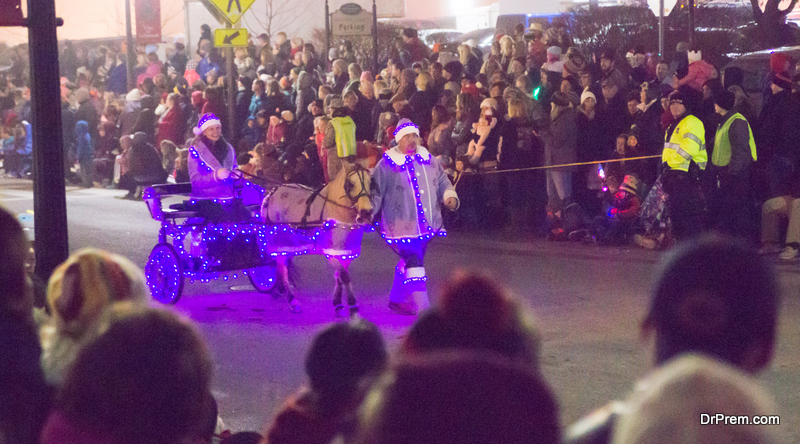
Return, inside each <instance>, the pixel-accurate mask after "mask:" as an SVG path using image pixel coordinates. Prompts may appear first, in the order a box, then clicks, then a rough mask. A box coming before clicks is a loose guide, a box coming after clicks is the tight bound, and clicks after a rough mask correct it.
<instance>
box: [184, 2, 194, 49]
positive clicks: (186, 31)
mask: <svg viewBox="0 0 800 444" xmlns="http://www.w3.org/2000/svg"><path fill="white" fill-rule="evenodd" d="M189 22H190V20H189V0H183V29H184V31H183V46H185V47H186V55H187V56H188V57H189V58H190V59H191V58H192V54H194V51H192V49H193V48H192V46H191V45H190V43H191V42H192V34H191V29H190V28H189V25H190V23H189Z"/></svg>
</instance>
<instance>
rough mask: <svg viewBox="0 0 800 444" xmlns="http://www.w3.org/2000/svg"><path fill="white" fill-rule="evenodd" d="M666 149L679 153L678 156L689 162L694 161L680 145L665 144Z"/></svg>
mask: <svg viewBox="0 0 800 444" xmlns="http://www.w3.org/2000/svg"><path fill="white" fill-rule="evenodd" d="M664 149H668V150H673V151H675V152H676V153H678V155H680V156H681V157H683V158H684V159H686V160H689V161H691V160H692V155H691V154H689V153H687V152H686V150H684V149H683V148H681V146H680V145H678V144H677V143H665V144H664Z"/></svg>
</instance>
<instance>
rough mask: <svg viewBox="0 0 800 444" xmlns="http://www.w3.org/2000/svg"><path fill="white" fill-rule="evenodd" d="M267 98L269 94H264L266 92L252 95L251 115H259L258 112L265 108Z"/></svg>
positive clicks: (253, 116) (254, 116)
mask: <svg viewBox="0 0 800 444" xmlns="http://www.w3.org/2000/svg"><path fill="white" fill-rule="evenodd" d="M266 99H267V95H266V94H264V93H262V94H261V95H255V94H253V95H252V96H251V97H250V108H249V111H250V117H252V118H254V119H255V118H256V117H257V116H256V115H257V114H258V112H259V111H261V110H262V109H263V104H264V102H265V101H266ZM267 112H269V111H267Z"/></svg>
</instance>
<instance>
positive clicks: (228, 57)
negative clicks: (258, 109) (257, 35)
mask: <svg viewBox="0 0 800 444" xmlns="http://www.w3.org/2000/svg"><path fill="white" fill-rule="evenodd" d="M225 27H226V28H227V29H232V28H233V25H231V24H230V23H227V24H226V25H225ZM225 71H226V72H227V73H228V75H227V76H226V77H227V79H226V80H227V81H226V82H225V89H226V91H227V94H228V100H227V101H226V103H227V104H228V128H227V130H228V140H231V141H232V140H233V139H234V138H235V137H236V134H234V133H235V132H236V130H235V129H234V128H236V123H235V122H234V121H233V120H234V119H236V103H235V102H236V89H237V88H236V85H237V81H238V78H239V76H238V75H237V72H236V67H235V66H234V65H233V48H231V47H228V48H225Z"/></svg>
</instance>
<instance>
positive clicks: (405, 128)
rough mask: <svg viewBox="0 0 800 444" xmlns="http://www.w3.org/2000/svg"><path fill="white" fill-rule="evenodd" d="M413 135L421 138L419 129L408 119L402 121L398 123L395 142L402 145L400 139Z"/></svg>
mask: <svg viewBox="0 0 800 444" xmlns="http://www.w3.org/2000/svg"><path fill="white" fill-rule="evenodd" d="M411 133H414V134H416V135H418V136H419V127H418V126H417V125H414V122H412V121H410V120H408V119H401V120H400V121H399V122H397V128H396V129H395V130H394V140H395V141H396V142H397V143H400V139H402V138H403V136H405V135H406V134H411Z"/></svg>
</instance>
